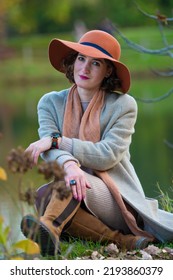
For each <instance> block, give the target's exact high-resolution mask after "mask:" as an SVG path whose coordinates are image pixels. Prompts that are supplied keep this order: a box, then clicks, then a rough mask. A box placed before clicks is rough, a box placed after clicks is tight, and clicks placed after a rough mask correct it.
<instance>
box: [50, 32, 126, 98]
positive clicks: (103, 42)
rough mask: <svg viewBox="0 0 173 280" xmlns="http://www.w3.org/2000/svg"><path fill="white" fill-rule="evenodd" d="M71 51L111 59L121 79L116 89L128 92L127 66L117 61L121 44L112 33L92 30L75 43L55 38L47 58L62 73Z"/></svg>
mask: <svg viewBox="0 0 173 280" xmlns="http://www.w3.org/2000/svg"><path fill="white" fill-rule="evenodd" d="M72 52H77V53H81V54H83V55H86V56H90V57H94V58H100V59H108V60H110V61H112V63H113V64H114V66H115V68H116V73H117V76H118V78H119V79H120V81H121V88H120V89H118V91H121V92H122V93H127V92H128V90H129V88H130V72H129V69H128V68H127V66H126V65H125V64H123V63H122V62H120V61H119V59H120V55H121V46H120V44H119V42H118V41H117V40H116V39H115V38H114V37H113V36H112V35H110V34H109V33H107V32H104V31H101V30H92V31H88V32H87V33H85V34H84V35H83V36H82V37H81V39H80V40H79V42H77V43H76V42H70V41H66V40H60V39H57V38H55V39H53V40H52V41H51V42H50V45H49V59H50V62H51V64H52V66H53V67H54V68H55V69H56V70H58V71H60V72H63V73H64V72H65V69H64V66H63V60H64V58H65V57H67V56H68V54H70V53H72ZM115 91H116V89H115Z"/></svg>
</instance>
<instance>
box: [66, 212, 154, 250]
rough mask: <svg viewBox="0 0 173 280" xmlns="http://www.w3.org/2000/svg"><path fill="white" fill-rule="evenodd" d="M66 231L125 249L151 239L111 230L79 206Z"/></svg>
mask: <svg viewBox="0 0 173 280" xmlns="http://www.w3.org/2000/svg"><path fill="white" fill-rule="evenodd" d="M65 232H66V233H68V234H70V235H71V236H74V237H78V238H82V239H85V240H90V241H91V240H92V241H99V242H101V243H110V242H112V243H115V244H116V245H117V246H118V247H119V248H121V249H126V250H134V249H142V248H145V247H147V245H148V243H149V242H151V240H150V239H149V238H147V237H143V236H134V235H133V234H127V235H125V234H122V233H121V232H119V231H118V230H112V229H110V228H109V227H108V226H106V225H105V224H104V223H102V222H101V221H100V220H99V219H98V218H97V217H95V216H93V215H92V214H90V213H88V212H87V211H85V210H84V209H82V208H79V209H78V211H77V213H76V214H75V216H74V217H73V219H72V222H71V224H70V226H69V227H68V228H67V229H66V231H65Z"/></svg>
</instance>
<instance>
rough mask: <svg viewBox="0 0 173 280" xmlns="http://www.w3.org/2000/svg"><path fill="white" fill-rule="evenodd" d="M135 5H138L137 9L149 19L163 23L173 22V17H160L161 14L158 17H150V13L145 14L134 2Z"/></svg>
mask: <svg viewBox="0 0 173 280" xmlns="http://www.w3.org/2000/svg"><path fill="white" fill-rule="evenodd" d="M134 4H135V5H136V7H137V9H138V10H139V11H140V12H141V13H142V14H143V15H145V16H147V17H149V18H151V19H154V20H157V21H158V20H160V21H162V22H165V21H166V22H168V21H173V17H171V18H168V17H166V16H165V15H160V14H158V15H156V16H155V15H150V14H148V13H146V12H144V11H143V10H142V9H141V8H140V7H139V5H138V4H137V3H136V2H135V1H134Z"/></svg>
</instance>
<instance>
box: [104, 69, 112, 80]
mask: <svg viewBox="0 0 173 280" xmlns="http://www.w3.org/2000/svg"><path fill="white" fill-rule="evenodd" d="M111 74H112V67H108V69H107V73H106V75H105V78H108V77H109V76H110V75H111Z"/></svg>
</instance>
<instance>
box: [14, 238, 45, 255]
mask: <svg viewBox="0 0 173 280" xmlns="http://www.w3.org/2000/svg"><path fill="white" fill-rule="evenodd" d="M13 248H15V249H21V250H22V251H24V252H25V253H26V254H28V255H36V254H39V253H40V248H39V246H38V244H37V243H36V242H34V241H32V240H30V239H26V240H21V241H18V242H16V243H15V244H14V245H13Z"/></svg>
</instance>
